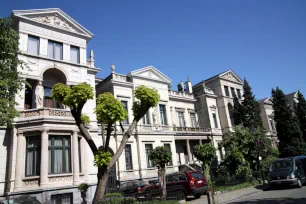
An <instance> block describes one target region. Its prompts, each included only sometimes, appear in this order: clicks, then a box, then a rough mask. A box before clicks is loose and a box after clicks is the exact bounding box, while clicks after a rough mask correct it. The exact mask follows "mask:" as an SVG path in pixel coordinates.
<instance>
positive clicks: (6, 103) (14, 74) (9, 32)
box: [0, 18, 23, 127]
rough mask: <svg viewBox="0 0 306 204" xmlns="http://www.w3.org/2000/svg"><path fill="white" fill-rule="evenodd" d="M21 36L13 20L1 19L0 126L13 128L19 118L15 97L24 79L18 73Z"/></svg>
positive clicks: (20, 64) (20, 63)
mask: <svg viewBox="0 0 306 204" xmlns="http://www.w3.org/2000/svg"><path fill="white" fill-rule="evenodd" d="M18 40H19V35H18V33H17V32H16V31H15V30H14V29H13V28H12V23H11V19H9V18H0V126H8V127H10V126H11V123H12V120H13V119H14V118H15V117H16V116H18V112H17V110H16V109H15V105H17V103H16V102H15V95H16V94H17V93H18V91H19V90H20V89H21V88H22V83H23V79H22V78H21V77H20V74H19V72H18V71H17V67H18V66H22V62H21V61H20V60H19V59H18V54H19V48H18V45H19V42H18Z"/></svg>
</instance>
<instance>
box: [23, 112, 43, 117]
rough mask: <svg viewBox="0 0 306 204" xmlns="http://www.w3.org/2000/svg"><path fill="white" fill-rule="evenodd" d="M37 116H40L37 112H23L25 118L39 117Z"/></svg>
mask: <svg viewBox="0 0 306 204" xmlns="http://www.w3.org/2000/svg"><path fill="white" fill-rule="evenodd" d="M39 115H40V114H39V110H35V111H27V112H24V117H25V118H29V117H36V116H39Z"/></svg>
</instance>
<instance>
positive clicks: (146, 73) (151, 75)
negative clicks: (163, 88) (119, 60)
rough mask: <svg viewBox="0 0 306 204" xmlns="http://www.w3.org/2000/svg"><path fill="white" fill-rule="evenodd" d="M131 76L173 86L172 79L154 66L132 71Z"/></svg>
mask: <svg viewBox="0 0 306 204" xmlns="http://www.w3.org/2000/svg"><path fill="white" fill-rule="evenodd" d="M130 75H131V76H134V77H139V78H145V79H151V80H155V81H160V82H164V83H167V84H171V79H170V78H169V77H167V76H166V75H164V74H163V73H162V72H160V71H159V70H158V69H156V68H155V67H153V66H148V67H144V68H141V69H138V70H135V71H132V72H131V73H130Z"/></svg>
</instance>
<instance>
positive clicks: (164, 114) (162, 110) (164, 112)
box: [158, 104, 168, 125]
mask: <svg viewBox="0 0 306 204" xmlns="http://www.w3.org/2000/svg"><path fill="white" fill-rule="evenodd" d="M158 107H159V119H160V124H161V125H168V121H167V109H166V105H165V104H159V106H158ZM161 107H163V108H161Z"/></svg>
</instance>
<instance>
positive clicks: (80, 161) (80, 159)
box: [78, 137, 82, 173]
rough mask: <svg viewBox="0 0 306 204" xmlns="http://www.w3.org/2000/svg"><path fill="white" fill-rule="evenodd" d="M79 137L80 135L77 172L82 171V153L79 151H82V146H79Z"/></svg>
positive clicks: (79, 142)
mask: <svg viewBox="0 0 306 204" xmlns="http://www.w3.org/2000/svg"><path fill="white" fill-rule="evenodd" d="M81 139H82V138H81V137H78V150H79V151H78V153H79V155H78V157H79V172H80V173H82V154H81V153H82V152H81V151H82V148H81V144H82V143H81Z"/></svg>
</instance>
